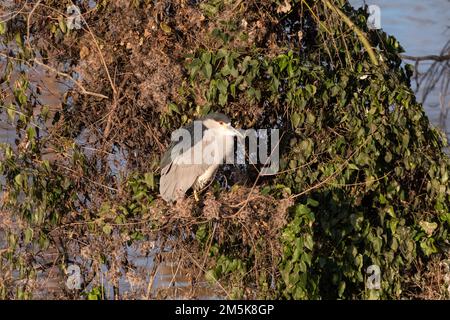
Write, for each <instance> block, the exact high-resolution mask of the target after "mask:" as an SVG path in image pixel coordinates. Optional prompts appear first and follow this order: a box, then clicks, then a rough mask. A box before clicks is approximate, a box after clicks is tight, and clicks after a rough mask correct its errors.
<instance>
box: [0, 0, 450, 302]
mask: <svg viewBox="0 0 450 320" xmlns="http://www.w3.org/2000/svg"><path fill="white" fill-rule="evenodd" d="M71 4H72V3H71V2H70V1H52V0H47V1H29V2H27V3H26V4H24V5H23V7H21V6H19V7H15V8H8V9H9V10H10V11H11V10H15V11H14V12H16V14H14V15H11V17H10V18H9V19H8V20H7V21H5V22H2V23H1V24H0V34H1V36H0V40H1V41H2V47H1V53H0V55H1V56H0V59H1V60H0V63H1V64H0V67H1V70H2V74H1V76H2V77H1V90H2V91H1V97H0V99H1V110H2V113H3V114H4V115H5V117H3V118H2V120H1V121H8V123H10V124H11V125H13V126H14V127H15V128H16V136H15V142H14V143H7V142H4V143H2V144H1V150H2V153H1V164H0V174H1V175H2V177H3V178H2V179H3V180H2V203H1V205H2V221H1V222H2V229H3V235H4V241H5V245H4V248H3V249H2V251H1V260H0V261H1V262H0V270H1V272H0V279H1V281H0V294H1V296H2V297H4V298H12V297H24V298H28V297H31V296H32V295H33V293H34V292H36V283H37V282H38V279H39V277H40V275H41V272H44V273H45V272H46V271H48V269H49V268H50V267H54V266H56V267H57V268H58V269H59V270H61V271H65V270H66V268H67V266H68V265H69V264H73V263H76V264H78V265H80V266H81V269H82V272H83V285H82V288H81V289H80V290H78V291H73V290H69V289H68V288H67V287H64V285H62V287H63V289H62V290H63V293H62V296H64V297H72V298H73V297H82V296H87V297H88V298H112V297H116V298H126V297H147V298H148V297H165V296H167V295H170V294H175V295H177V293H176V292H175V293H173V292H169V293H168V292H165V293H161V291H158V290H152V289H151V288H153V280H154V276H155V275H156V274H157V272H158V271H157V268H158V267H157V266H158V265H159V264H162V263H163V262H164V261H170V262H171V263H172V265H174V266H175V267H173V271H174V274H175V275H176V274H177V273H178V272H181V271H182V270H184V273H185V274H187V275H188V276H187V277H188V278H189V281H188V282H189V285H190V286H191V287H192V288H198V287H202V288H203V287H204V284H203V283H202V280H203V279H206V280H208V282H209V283H210V285H211V286H212V287H214V288H216V290H217V295H219V296H224V297H227V298H286V299H312V298H322V299H325V298H326V299H330V298H331V299H334V298H349V299H367V298H383V299H386V298H403V297H418V296H421V293H422V292H423V288H421V287H420V286H419V285H418V283H422V282H423V281H424V279H423V278H421V277H422V275H423V273H424V270H425V268H426V267H425V266H427V265H430V263H431V262H432V261H435V259H438V261H443V262H445V261H446V260H445V259H448V250H449V249H448V248H449V234H448V231H449V225H450V188H449V182H448V178H449V177H448V175H449V169H450V161H449V158H448V156H447V155H446V154H445V153H444V151H443V148H444V147H445V146H446V140H445V137H444V135H443V134H442V133H440V132H439V131H438V130H436V129H435V128H434V127H433V126H432V125H431V124H430V122H429V120H428V118H427V116H426V115H425V113H424V110H423V106H422V105H421V104H419V103H418V102H417V101H416V98H415V96H414V93H413V91H412V90H411V83H410V81H411V75H412V68H411V67H410V66H409V65H404V64H402V60H401V58H400V56H399V54H400V53H401V52H402V51H403V49H402V47H401V45H400V44H399V43H398V41H397V40H396V39H395V37H393V36H390V35H387V34H386V33H385V32H383V31H382V30H369V29H368V27H367V18H368V14H367V12H366V11H365V9H364V8H361V9H358V10H356V9H354V8H352V7H351V6H350V5H349V4H348V2H347V1H344V0H323V1H314V0H285V1H281V0H279V1H278V0H264V1H239V0H238V1H231V0H206V1H156V2H153V1H139V0H136V1H132V2H131V3H129V2H127V1H119V0H118V1H113V0H110V1H109V0H103V1H98V2H97V4H96V6H95V7H89V4H88V3H87V2H82V1H81V2H77V5H79V7H80V9H81V12H82V13H83V19H82V20H81V23H82V28H81V29H71V28H69V27H68V25H67V13H66V8H67V6H69V5H71ZM31 69H35V70H37V71H38V72H43V73H49V74H53V75H54V76H55V77H56V78H58V79H59V80H61V81H64V83H66V85H67V87H68V89H67V90H66V91H65V92H64V96H63V97H62V101H61V108H59V109H58V108H57V109H55V108H53V109H50V108H49V107H48V106H46V105H43V104H42V103H41V102H40V98H39V95H40V90H41V89H42V88H40V87H39V85H36V83H35V82H33V81H35V80H33V79H30V77H29V75H30V70H31ZM213 110H214V111H220V112H223V113H225V114H227V115H229V116H230V118H231V119H232V122H233V124H234V126H236V127H240V128H244V129H246V128H278V129H280V133H281V134H280V136H281V141H280V158H281V168H280V171H279V172H278V173H277V174H276V175H273V176H260V175H259V171H258V170H259V168H258V167H253V166H244V167H242V166H240V167H233V166H226V167H225V168H223V169H222V170H221V171H220V172H219V174H218V177H217V179H216V181H215V182H214V183H213V184H212V185H211V186H210V188H208V190H207V191H205V192H204V193H203V195H202V199H201V201H200V203H197V202H195V201H194V200H193V199H192V197H188V198H187V199H185V200H184V201H182V202H181V203H179V204H177V205H175V206H173V207H170V206H168V205H167V204H165V203H164V202H163V201H162V200H161V199H159V197H158V170H159V168H158V163H159V159H160V157H161V154H162V152H163V151H164V149H165V147H166V146H167V145H168V143H169V140H170V132H171V131H172V130H174V129H176V128H178V127H179V126H180V125H183V124H185V123H187V122H189V121H191V120H193V119H195V118H197V117H199V116H201V115H204V114H207V113H208V112H210V111H213ZM2 116H3V115H2ZM150 244H151V245H150ZM2 245H3V244H2ZM133 246H134V247H138V248H139V250H140V252H141V253H142V255H144V256H146V255H148V256H151V257H153V258H152V259H153V260H152V261H153V264H152V267H151V270H150V272H149V271H148V270H147V271H146V272H143V273H142V274H141V275H140V276H139V277H140V278H139V277H138V278H139V281H140V282H142V283H140V282H139V281H135V282H134V283H135V286H134V287H133V286H132V289H131V291H133V290H134V291H133V293H134V294H135V296H131V295H130V294H129V293H126V292H125V291H123V288H122V287H121V286H120V281H119V280H120V279H123V278H125V279H126V280H128V282H131V280H132V279H135V278H136V277H135V278H133V277H132V275H131V273H132V272H134V270H135V269H136V270H137V269H138V267H137V266H136V265H134V264H133V262H132V259H131V258H130V254H129V247H133ZM49 251H51V252H52V260H51V261H50V262H49V261H48V258H46V257H45V254H46V252H49ZM371 265H377V266H379V268H380V270H381V288H380V290H374V289H372V290H369V289H367V286H366V280H367V277H368V276H369V275H368V274H367V273H366V269H367V268H368V267H369V266H371ZM41 276H42V275H41ZM103 276H105V277H106V278H107V279H108V281H109V282H110V283H111V285H112V291H111V292H112V293H111V294H110V293H109V291H107V290H105V285H104V282H103V280H102V279H103V278H102V279H101V277H103ZM174 279H175V276H174V277H173V279H172V280H171V282H170V283H171V284H173V282H176V281H175V280H174ZM443 285H444V284H443V282H438V284H437V287H436V290H437V291H439V290H442V288H443ZM158 292H159V293H158ZM439 292H440V293H439V294H442V292H441V291H439ZM127 294H128V295H127ZM190 294H191V296H192V295H195V294H193V293H192V291H191V292H190ZM442 295H445V292H444V293H443V294H442Z"/></svg>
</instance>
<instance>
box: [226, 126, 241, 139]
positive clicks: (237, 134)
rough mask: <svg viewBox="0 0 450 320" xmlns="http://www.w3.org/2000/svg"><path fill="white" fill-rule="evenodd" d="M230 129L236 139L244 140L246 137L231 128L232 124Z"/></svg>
mask: <svg viewBox="0 0 450 320" xmlns="http://www.w3.org/2000/svg"><path fill="white" fill-rule="evenodd" d="M228 129H229V130H230V131H231V132H232V133H233V135H235V136H236V137H238V138H241V139H242V138H244V135H243V134H242V133H240V132H239V130H237V129H235V128H233V127H232V126H231V124H230V125H228Z"/></svg>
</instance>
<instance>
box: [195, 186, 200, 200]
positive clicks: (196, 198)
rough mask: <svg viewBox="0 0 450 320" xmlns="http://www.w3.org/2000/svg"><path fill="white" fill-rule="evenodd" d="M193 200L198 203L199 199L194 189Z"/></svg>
mask: <svg viewBox="0 0 450 320" xmlns="http://www.w3.org/2000/svg"><path fill="white" fill-rule="evenodd" d="M194 199H195V201H196V202H199V201H200V198H199V197H198V193H197V190H195V189H194Z"/></svg>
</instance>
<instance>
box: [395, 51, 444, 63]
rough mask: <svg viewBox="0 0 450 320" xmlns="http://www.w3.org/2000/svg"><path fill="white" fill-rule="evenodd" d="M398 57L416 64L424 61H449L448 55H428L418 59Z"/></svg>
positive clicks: (403, 55) (406, 56)
mask: <svg viewBox="0 0 450 320" xmlns="http://www.w3.org/2000/svg"><path fill="white" fill-rule="evenodd" d="M400 57H401V58H402V59H405V60H411V61H416V62H418V61H426V60H432V61H440V62H441V61H447V60H450V53H448V54H445V55H440V56H438V55H434V54H430V55H427V56H420V57H414V56H408V55H405V54H401V55H400Z"/></svg>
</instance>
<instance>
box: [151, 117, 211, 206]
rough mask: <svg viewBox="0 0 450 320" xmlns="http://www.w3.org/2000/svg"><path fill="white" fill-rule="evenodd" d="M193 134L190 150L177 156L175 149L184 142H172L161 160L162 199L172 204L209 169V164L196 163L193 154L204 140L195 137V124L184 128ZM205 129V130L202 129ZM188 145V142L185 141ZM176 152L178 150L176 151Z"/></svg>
mask: <svg viewBox="0 0 450 320" xmlns="http://www.w3.org/2000/svg"><path fill="white" fill-rule="evenodd" d="M184 129H186V130H188V131H189V132H190V134H191V138H192V140H191V141H190V142H189V148H185V149H184V152H182V153H179V154H177V153H176V152H173V151H174V149H175V148H176V147H177V146H178V147H179V146H180V144H181V143H183V141H175V142H172V144H171V145H170V147H169V149H168V150H167V151H166V153H165V154H164V156H163V157H162V159H161V164H160V166H161V178H160V184H159V190H160V194H161V197H162V198H163V199H164V200H166V201H168V202H172V201H175V200H177V199H179V198H181V197H182V196H183V195H184V194H185V193H186V191H187V190H188V189H189V188H190V187H192V185H193V184H194V183H195V181H196V180H197V178H198V177H199V176H200V175H202V174H203V173H204V172H205V171H206V170H207V169H208V168H209V166H210V165H209V164H204V163H201V162H200V163H194V162H193V161H192V160H193V153H195V152H196V151H195V150H198V149H197V148H198V147H199V146H200V144H201V142H202V140H201V136H200V138H198V137H194V133H193V132H194V126H193V124H191V125H189V126H186V127H184ZM202 129H204V128H202ZM184 143H186V141H184ZM175 151H176V150H175Z"/></svg>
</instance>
